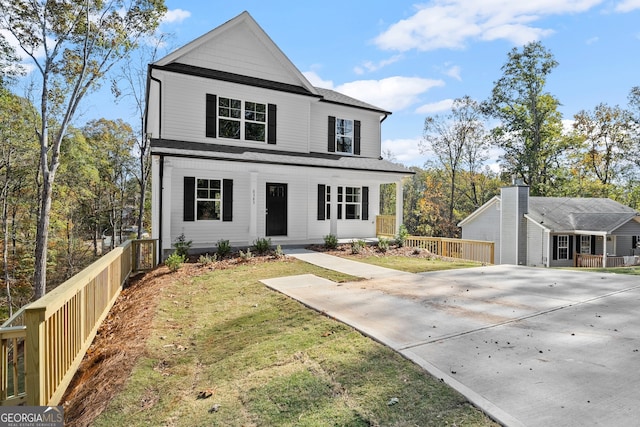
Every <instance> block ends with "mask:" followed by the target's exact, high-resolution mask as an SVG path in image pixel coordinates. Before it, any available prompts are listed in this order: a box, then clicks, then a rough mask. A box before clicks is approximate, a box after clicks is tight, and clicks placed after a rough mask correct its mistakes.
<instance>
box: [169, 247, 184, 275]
mask: <svg viewBox="0 0 640 427" xmlns="http://www.w3.org/2000/svg"><path fill="white" fill-rule="evenodd" d="M186 259H187V257H186V256H185V255H180V254H178V251H177V250H176V251H175V252H174V253H172V254H171V255H169V256H168V257H167V259H165V260H164V264H165V265H166V266H167V267H168V268H169V270H171V271H178V270H180V267H182V264H183V263H184V261H185V260H186Z"/></svg>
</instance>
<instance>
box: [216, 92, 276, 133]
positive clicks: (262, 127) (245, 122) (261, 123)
mask: <svg viewBox="0 0 640 427" xmlns="http://www.w3.org/2000/svg"><path fill="white" fill-rule="evenodd" d="M206 136H207V137H209V138H225V139H237V140H243V141H255V142H266V143H268V144H275V143H276V106H275V104H263V103H259V102H253V101H243V100H241V99H234V98H225V97H222V96H220V97H218V96H217V95H212V94H207V102H206Z"/></svg>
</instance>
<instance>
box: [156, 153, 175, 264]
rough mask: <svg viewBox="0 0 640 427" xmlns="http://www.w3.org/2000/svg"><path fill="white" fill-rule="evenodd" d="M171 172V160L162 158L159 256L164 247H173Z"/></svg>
mask: <svg viewBox="0 0 640 427" xmlns="http://www.w3.org/2000/svg"><path fill="white" fill-rule="evenodd" d="M172 172H173V166H171V160H169V159H166V158H165V159H164V174H163V178H162V189H161V191H162V224H160V227H162V247H161V248H159V251H160V256H161V257H162V251H163V250H164V249H168V250H171V249H172V248H173V246H172V245H173V240H172V239H173V237H172V236H171V200H172V199H171V190H172Z"/></svg>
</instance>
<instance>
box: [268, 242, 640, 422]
mask: <svg viewBox="0 0 640 427" xmlns="http://www.w3.org/2000/svg"><path fill="white" fill-rule="evenodd" d="M287 253H288V255H290V256H294V257H296V258H299V259H301V260H303V261H306V262H309V263H312V264H316V265H319V266H321V267H324V268H329V269H332V270H337V271H340V272H343V273H347V274H352V275H354V276H359V277H364V278H367V279H368V280H366V281H358V282H349V283H342V284H337V283H334V282H331V281H329V280H326V279H322V278H319V277H316V276H313V275H303V276H294V277H284V278H277V279H269V280H264V281H263V282H264V283H265V284H266V285H267V286H269V287H271V288H273V289H275V290H278V291H280V292H282V293H284V294H286V295H289V296H291V297H292V298H295V299H297V300H299V301H301V302H302V303H304V304H306V305H308V306H310V307H312V308H314V309H316V310H318V311H320V312H324V313H326V314H328V315H330V316H332V317H335V318H337V319H339V320H341V321H343V322H345V323H347V324H349V325H351V326H353V327H355V328H356V329H358V330H360V331H361V332H363V333H365V334H367V335H369V336H371V337H372V338H374V339H376V340H378V341H380V342H382V343H384V344H386V345H388V346H389V347H391V348H393V349H395V350H396V351H398V352H400V353H401V354H403V355H404V356H405V357H407V358H409V359H411V360H413V361H414V362H415V363H417V364H418V365H420V366H422V367H423V368H424V369H426V370H427V371H428V372H430V373H431V374H432V375H434V376H435V377H437V378H440V379H442V380H443V381H445V382H446V383H447V384H449V385H450V386H452V387H453V388H455V389H456V390H458V391H459V392H461V393H462V394H464V395H465V396H466V397H467V398H468V399H469V400H470V401H471V402H473V403H474V404H475V405H476V406H478V407H479V408H481V409H482V410H484V411H485V412H486V413H487V414H489V415H490V416H491V417H492V418H494V419H495V420H497V421H498V422H500V423H502V424H504V425H507V426H549V425H554V426H614V425H615V426H617V425H635V424H637V423H638V420H639V419H640V405H638V401H637V396H639V395H640V370H639V369H638V368H637V367H638V365H639V364H640V351H639V350H640V339H639V336H638V331H640V315H639V314H638V305H639V304H638V303H639V302H640V281H639V280H638V278H637V277H634V276H626V275H615V274H597V273H588V272H575V271H566V270H553V269H542V268H527V267H517V266H503V265H501V266H489V267H478V268H472V269H462V270H451V271H442V272H435V273H423V274H411V273H404V272H399V271H396V270H391V269H387V268H382V267H376V266H372V265H369V264H364V263H359V262H356V261H350V260H345V259H342V258H338V257H333V256H330V255H326V254H322V253H317V252H311V251H307V250H303V249H297V250H288V251H287Z"/></svg>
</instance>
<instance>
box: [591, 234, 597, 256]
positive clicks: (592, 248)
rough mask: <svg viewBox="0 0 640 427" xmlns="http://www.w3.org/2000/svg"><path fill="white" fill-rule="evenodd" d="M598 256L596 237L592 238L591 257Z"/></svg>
mask: <svg viewBox="0 0 640 427" xmlns="http://www.w3.org/2000/svg"><path fill="white" fill-rule="evenodd" d="M595 254H596V236H593V235H592V236H591V255H595Z"/></svg>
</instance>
